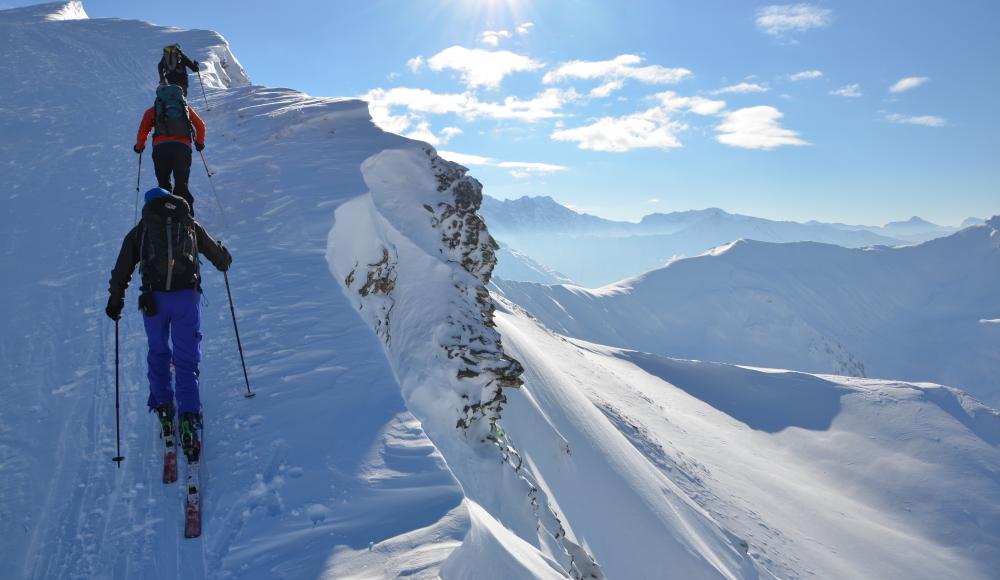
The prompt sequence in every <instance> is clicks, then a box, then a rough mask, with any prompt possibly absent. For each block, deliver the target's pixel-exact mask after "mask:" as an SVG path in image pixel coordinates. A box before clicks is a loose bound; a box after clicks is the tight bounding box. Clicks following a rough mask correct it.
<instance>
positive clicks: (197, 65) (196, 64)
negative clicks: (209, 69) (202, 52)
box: [191, 60, 201, 70]
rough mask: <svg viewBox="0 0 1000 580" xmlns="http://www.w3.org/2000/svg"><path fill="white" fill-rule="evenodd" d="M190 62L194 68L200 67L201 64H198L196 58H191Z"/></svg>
mask: <svg viewBox="0 0 1000 580" xmlns="http://www.w3.org/2000/svg"><path fill="white" fill-rule="evenodd" d="M191 64H192V65H194V70H198V69H199V68H201V65H200V64H198V61H196V60H192V61H191Z"/></svg>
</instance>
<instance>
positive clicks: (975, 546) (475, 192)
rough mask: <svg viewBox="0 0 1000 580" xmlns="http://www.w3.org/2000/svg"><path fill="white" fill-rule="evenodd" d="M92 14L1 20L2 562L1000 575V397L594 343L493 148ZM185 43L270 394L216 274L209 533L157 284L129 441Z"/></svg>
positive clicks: (403, 572) (206, 326) (69, 10)
mask: <svg viewBox="0 0 1000 580" xmlns="http://www.w3.org/2000/svg"><path fill="white" fill-rule="evenodd" d="M85 16H86V15H85V12H84V10H83V8H82V6H81V5H80V4H79V3H77V2H69V3H58V4H52V5H45V6H38V7H33V8H29V9H18V10H11V11H2V12H0V53H2V54H4V55H5V58H4V59H3V60H2V61H0V73H2V74H3V76H4V78H5V79H8V82H7V83H5V84H4V85H3V88H2V89H0V96H2V102H3V106H2V107H0V126H2V127H3V128H4V130H5V135H6V136H7V137H8V138H7V139H5V140H4V141H3V142H2V143H0V151H2V154H3V160H4V162H3V164H2V165H0V177H2V180H3V182H4V184H5V189H4V192H3V195H2V196H0V210H2V211H3V212H4V215H6V216H8V220H7V223H6V225H5V227H4V228H2V229H0V267H2V268H3V271H4V272H6V273H7V276H6V277H5V278H4V283H3V285H2V286H0V298H2V300H0V305H2V306H0V308H2V310H0V316H2V317H3V321H4V323H3V325H0V365H2V367H0V370H2V371H3V376H4V377H5V380H4V381H3V382H0V397H2V400H3V404H2V405H0V523H2V528H0V529H3V530H4V532H5V533H4V534H3V535H2V536H0V558H2V560H3V562H4V571H5V572H4V574H2V575H3V576H4V577H5V578H6V577H7V576H10V577H12V578H22V577H23V578H32V579H48V578H52V579H64V578H81V579H82V578H88V579H89V578H115V579H129V580H131V579H134V578H139V579H146V578H153V579H171V580H173V579H176V578H190V579H199V578H337V579H361V578H364V579H371V578H397V577H405V578H437V577H443V578H445V579H453V578H454V579H476V580H480V579H485V580H492V579H504V580H507V579H511V578H517V579H521V578H528V579H530V578H546V579H547V578H567V577H572V578H584V577H587V578H602V577H606V578H610V579H620V578H626V579H628V578H684V579H692V578H694V579H700V578H712V579H716V578H729V579H737V578H739V579H751V580H752V579H755V578H771V577H774V576H775V575H777V576H779V577H787V578H807V577H809V578H812V577H872V576H876V577H880V578H912V577H916V576H920V575H921V573H924V574H927V575H931V576H934V577H942V576H947V575H948V574H949V573H953V574H956V575H958V576H960V577H962V578H989V576H990V574H991V572H992V571H993V570H995V569H996V568H997V565H998V562H1000V558H998V557H997V555H996V546H997V545H998V544H1000V542H998V541H997V537H998V532H997V522H998V521H1000V520H998V517H997V513H996V506H998V505H1000V501H997V497H998V494H997V472H996V468H995V466H996V465H997V464H998V460H997V457H996V448H997V444H998V443H997V440H998V436H997V432H998V429H997V427H996V421H997V418H996V413H994V412H992V411H989V410H988V409H984V408H982V407H981V406H978V405H976V404H975V403H974V402H972V401H970V400H969V399H968V398H966V397H964V396H962V395H961V394H960V393H956V392H953V391H950V390H947V389H935V388H930V387H927V386H914V385H905V384H900V383H896V384H883V383H872V382H864V381H858V382H849V381H846V380H844V379H821V378H816V377H811V376H807V375H798V374H787V373H785V374H783V373H767V372H758V371H747V370H746V369H738V368H733V367H725V366H720V365H711V364H706V363H693V362H683V361H665V360H663V359H658V358H656V357H650V356H649V355H642V354H639V353H635V352H627V351H619V350H616V349H610V348H605V347H599V346H596V345H585V344H581V343H577V342H573V341H571V340H568V339H566V338H563V337H560V336H557V335H554V334H552V333H551V332H550V331H548V330H546V329H544V328H543V327H541V326H539V325H538V324H537V322H536V321H534V320H531V319H530V318H528V317H527V316H526V315H525V314H524V313H523V312H522V311H520V310H519V309H517V308H516V307H514V306H512V305H510V304H508V303H504V302H503V301H500V305H499V310H497V311H495V308H497V306H496V303H495V302H494V301H492V300H491V299H490V295H489V294H488V293H487V290H486V288H487V284H488V283H489V282H490V280H491V273H492V270H493V268H494V261H495V256H496V252H497V251H498V250H497V245H496V243H495V241H494V240H493V238H492V236H491V235H490V232H489V231H488V230H487V229H486V228H485V225H486V224H484V221H483V219H482V218H481V216H480V215H479V214H478V212H477V208H478V206H479V203H480V201H481V189H480V184H479V183H478V182H476V181H475V180H474V179H473V178H472V177H470V176H469V175H467V174H466V171H465V169H464V168H462V167H460V166H457V165H455V164H452V163H448V162H447V161H444V160H442V159H440V158H438V157H437V155H436V154H435V153H434V151H433V149H431V148H429V147H428V146H427V145H425V144H422V143H418V142H414V141H411V140H407V139H404V138H401V137H398V136H395V135H391V134H387V133H385V132H383V131H381V130H379V129H378V128H377V127H375V126H374V125H373V124H372V123H371V119H370V116H369V114H368V111H367V107H366V105H365V104H364V103H363V102H360V101H357V100H350V99H347V100H344V99H330V98H317V97H311V96H308V95H304V94H302V93H299V92H296V91H294V90H289V89H274V88H267V87H261V86H255V85H252V84H251V83H250V81H249V79H248V78H247V76H246V74H244V72H243V70H242V68H241V67H240V65H239V62H238V61H237V60H236V58H235V57H234V56H233V54H232V53H231V52H230V50H229V47H228V45H227V44H226V42H225V40H224V39H222V38H221V37H220V36H219V35H218V34H216V33H213V32H208V31H185V30H180V29H175V28H164V27H159V26H153V25H150V24H145V23H140V22H131V21H123V20H110V19H109V20H87V19H86V18H85ZM173 42H178V43H180V44H181V45H182V47H183V48H184V50H185V52H187V53H188V54H189V55H190V56H192V57H193V58H195V59H197V60H199V61H200V62H202V63H205V68H206V70H204V71H203V73H202V74H203V77H204V80H205V82H206V88H207V93H208V94H207V99H208V101H209V105H210V107H198V103H199V102H200V98H199V97H200V95H199V92H198V91H197V89H196V88H195V85H194V84H192V89H193V90H194V91H195V92H194V93H193V94H192V96H193V97H194V98H193V99H192V100H193V102H194V104H195V107H196V108H199V111H200V112H201V113H202V115H203V116H204V118H205V120H206V122H207V124H208V139H207V142H208V148H207V149H206V151H205V152H206V154H207V157H208V162H209V163H210V164H211V166H212V169H213V170H214V171H216V175H215V177H214V185H215V187H216V188H217V190H218V195H217V196H214V195H212V193H211V191H212V189H211V187H210V184H209V182H208V181H207V180H206V177H205V173H204V172H201V171H200V170H199V166H198V165H197V164H196V165H195V167H194V169H195V171H194V172H193V174H192V175H193V179H192V190H193V192H194V195H195V197H196V200H197V202H196V204H195V208H196V210H197V217H198V219H199V221H201V222H202V223H203V224H205V226H206V227H207V229H208V230H209V231H210V232H211V233H213V234H214V235H215V236H216V237H219V238H222V239H224V241H225V242H226V244H227V246H228V247H229V248H230V249H231V250H232V252H233V254H234V257H235V261H234V264H233V268H232V270H230V273H229V278H230V280H231V282H232V286H233V296H234V299H235V306H236V310H237V312H238V314H239V318H240V331H241V335H242V338H243V345H244V350H245V351H246V358H247V363H248V365H249V372H250V381H251V383H252V385H253V387H254V389H255V391H256V392H257V393H258V396H257V397H256V398H255V399H253V400H246V399H244V398H243V397H242V389H243V383H242V381H243V377H242V373H241V370H240V365H239V357H238V355H237V352H236V346H235V344H234V340H233V335H232V334H231V332H232V331H231V328H232V326H231V321H230V319H229V304H228V302H227V300H226V297H225V295H226V294H225V288H224V286H223V284H222V281H221V279H220V276H219V275H217V274H216V273H215V272H212V271H210V269H209V268H208V267H207V266H206V269H205V271H204V275H205V284H204V285H205V288H204V289H205V297H204V301H203V316H202V319H203V322H202V331H203V334H204V341H203V343H202V346H203V350H204V357H203V361H202V366H201V380H202V400H203V403H204V406H205V408H204V411H205V419H206V431H205V439H204V453H203V457H204V459H205V464H204V468H205V473H204V475H205V479H204V480H203V489H202V491H203V493H204V530H203V535H202V537H201V538H200V539H198V540H184V539H183V538H182V528H183V523H182V522H183V514H182V497H183V494H182V491H181V490H180V489H178V487H177V486H176V485H173V486H164V485H163V484H161V483H160V482H159V480H160V465H161V455H162V449H161V445H162V444H161V443H160V441H159V439H158V436H157V428H156V426H155V423H156V421H155V419H153V417H152V416H151V415H149V414H148V413H147V412H146V408H145V401H146V396H145V393H146V379H145V364H144V361H145V354H146V347H145V339H144V333H143V330H142V321H141V318H140V315H139V314H138V313H137V312H136V311H135V298H136V292H135V286H134V285H133V288H132V289H131V290H130V293H129V296H128V309H127V310H126V313H125V318H124V319H123V320H122V322H121V326H120V342H121V365H120V368H121V411H122V412H121V415H120V417H121V432H122V441H121V444H122V454H123V455H124V456H125V457H126V459H125V461H124V463H123V464H122V466H121V468H120V469H116V468H115V467H114V464H113V463H112V462H111V461H110V458H111V457H112V456H113V454H114V450H115V431H114V425H115V402H114V401H115V397H114V393H115V384H114V376H115V372H114V369H115V357H114V346H115V342H116V340H115V338H116V337H115V336H114V334H115V327H114V326H113V325H112V324H111V323H110V322H109V321H108V320H107V319H106V318H105V317H104V315H103V312H102V310H103V306H104V303H105V300H106V298H107V292H106V287H107V278H108V273H109V271H110V268H111V265H112V262H113V260H114V258H115V256H116V254H117V252H118V249H119V247H120V243H121V239H122V237H123V236H124V235H125V233H126V232H127V231H128V229H129V228H131V227H132V226H133V225H134V222H135V212H136V210H137V206H136V199H137V198H136V192H135V189H134V187H135V178H136V169H137V167H136V162H137V161H138V159H137V157H136V156H135V155H134V154H133V153H132V152H131V144H132V141H133V136H134V131H135V128H136V126H137V125H138V121H139V117H140V115H141V112H142V111H143V110H144V109H145V108H146V107H148V106H149V104H150V103H151V101H152V94H153V89H154V87H155V83H156V73H155V64H156V62H157V60H158V59H159V54H160V48H161V47H162V45H164V44H167V43H173ZM81 62H83V63H85V64H86V66H81ZM95 70H97V71H101V75H100V76H99V77H98V78H97V80H95V77H94V74H93V73H94V71H95ZM10 79H14V80H13V81H11V80H10ZM207 109H210V110H207ZM197 161H199V160H198V159H197V158H196V163H197ZM152 185H153V177H152V171H151V167H150V163H149V158H148V155H147V156H146V159H145V163H144V164H143V167H142V173H141V186H142V188H143V189H145V188H147V187H149V186H152ZM997 318H1000V316H986V317H985V318H984V319H988V320H994V319H997ZM982 326H984V327H998V328H1000V325H995V324H990V323H984V324H982ZM762 407H763V408H762ZM912 417H916V418H918V420H917V421H914V420H913V419H911V418H912ZM855 450H856V451H857V453H854V451H855ZM886 458H889V459H886ZM883 475H888V476H890V477H891V480H883V479H881V477H882V476H883ZM825 506H830V509H822V508H823V507H825Z"/></svg>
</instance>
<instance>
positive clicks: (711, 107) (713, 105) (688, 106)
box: [653, 91, 726, 115]
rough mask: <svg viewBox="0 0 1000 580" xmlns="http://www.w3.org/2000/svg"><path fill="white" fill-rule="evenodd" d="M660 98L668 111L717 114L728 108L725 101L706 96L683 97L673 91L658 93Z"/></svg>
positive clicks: (657, 97)
mask: <svg viewBox="0 0 1000 580" xmlns="http://www.w3.org/2000/svg"><path fill="white" fill-rule="evenodd" d="M653 98H655V99H658V100H659V101H660V103H661V104H662V105H663V106H664V107H665V108H666V109H667V110H668V111H691V112H692V113H695V114H696V115H715V114H717V113H719V111H721V110H722V109H725V108H726V102H725V101H715V100H712V99H706V98H705V97H682V96H680V95H678V94H677V93H675V92H673V91H664V92H662V93H656V94H655V95H654V96H653Z"/></svg>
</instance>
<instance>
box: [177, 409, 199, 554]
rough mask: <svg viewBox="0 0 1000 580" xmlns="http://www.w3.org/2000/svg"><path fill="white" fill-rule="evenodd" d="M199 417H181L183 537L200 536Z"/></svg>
mask: <svg viewBox="0 0 1000 580" xmlns="http://www.w3.org/2000/svg"><path fill="white" fill-rule="evenodd" d="M203 429H204V427H203V426H202V422H201V417H200V416H198V415H196V414H195V413H185V414H183V415H181V424H180V436H181V445H182V447H183V448H184V456H185V458H186V459H187V462H186V464H187V485H186V486H185V498H184V537H185V538H197V537H200V536H201V463H200V460H201V439H202V430H203Z"/></svg>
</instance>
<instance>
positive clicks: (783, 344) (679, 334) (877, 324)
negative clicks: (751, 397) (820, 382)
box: [496, 216, 1000, 404]
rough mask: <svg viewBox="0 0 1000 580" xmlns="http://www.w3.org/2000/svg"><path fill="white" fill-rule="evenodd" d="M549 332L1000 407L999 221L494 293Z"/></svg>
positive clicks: (727, 255) (738, 246)
mask: <svg viewBox="0 0 1000 580" xmlns="http://www.w3.org/2000/svg"><path fill="white" fill-rule="evenodd" d="M496 284H497V287H498V288H499V289H500V290H501V292H502V293H503V294H504V295H505V296H506V297H507V298H508V299H510V300H511V301H513V302H515V303H517V304H519V305H521V306H522V307H524V308H525V309H527V310H528V311H529V312H530V313H531V314H532V315H534V316H535V317H537V318H538V319H539V320H540V321H541V322H542V323H544V324H545V325H546V326H548V327H549V328H551V329H553V330H555V331H557V332H560V333H562V334H566V335H569V336H572V337H575V338H580V339H584V340H587V341H592V342H596V343H600V344H607V345H611V346H618V347H624V348H632V349H637V350H642V351H646V352H652V353H658V354H665V355H669V356H677V357H683V358H692V359H699V360H713V361H722V362H730V363H737V364H745V365H752V366H761V367H779V368H788V369H795V370H802V371H807V372H819V373H833V374H841V375H853V376H867V377H893V378H898V379H903V380H909V381H932V382H937V383H942V384H946V385H949V386H955V387H960V388H963V389H965V390H967V391H969V392H970V393H972V394H974V395H977V396H979V397H981V398H984V399H985V400H987V401H990V402H992V403H993V404H998V403H1000V378H998V374H997V369H1000V327H998V325H996V324H989V323H988V322H989V321H991V320H995V319H997V318H1000V299H998V297H1000V216H996V217H993V218H991V219H990V220H989V222H988V224H987V225H982V226H974V227H970V228H966V229H964V230H962V231H960V232H958V233H955V234H952V235H950V236H947V237H944V238H939V239H935V240H932V241H929V242H925V243H923V244H919V245H911V246H903V247H897V248H888V247H884V246H883V247H873V248H865V249H849V248H842V247H838V246H834V245H829V244H819V243H814V242H799V243H788V244H773V243H765V242H757V241H738V242H733V243H730V244H728V245H726V246H723V247H720V248H717V249H716V250H713V251H712V252H710V253H707V254H705V255H702V256H699V257H696V258H690V259H684V260H678V261H675V262H673V263H672V264H670V265H669V266H667V267H665V268H661V269H658V270H654V271H651V272H648V273H646V274H643V275H641V276H638V277H635V278H631V279H627V280H623V281H621V282H620V283H618V284H613V285H609V286H605V287H603V288H599V289H596V290H588V289H585V288H581V287H578V286H568V285H556V286H545V285H540V284H529V283H520V282H510V281H504V280H497V281H496Z"/></svg>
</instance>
